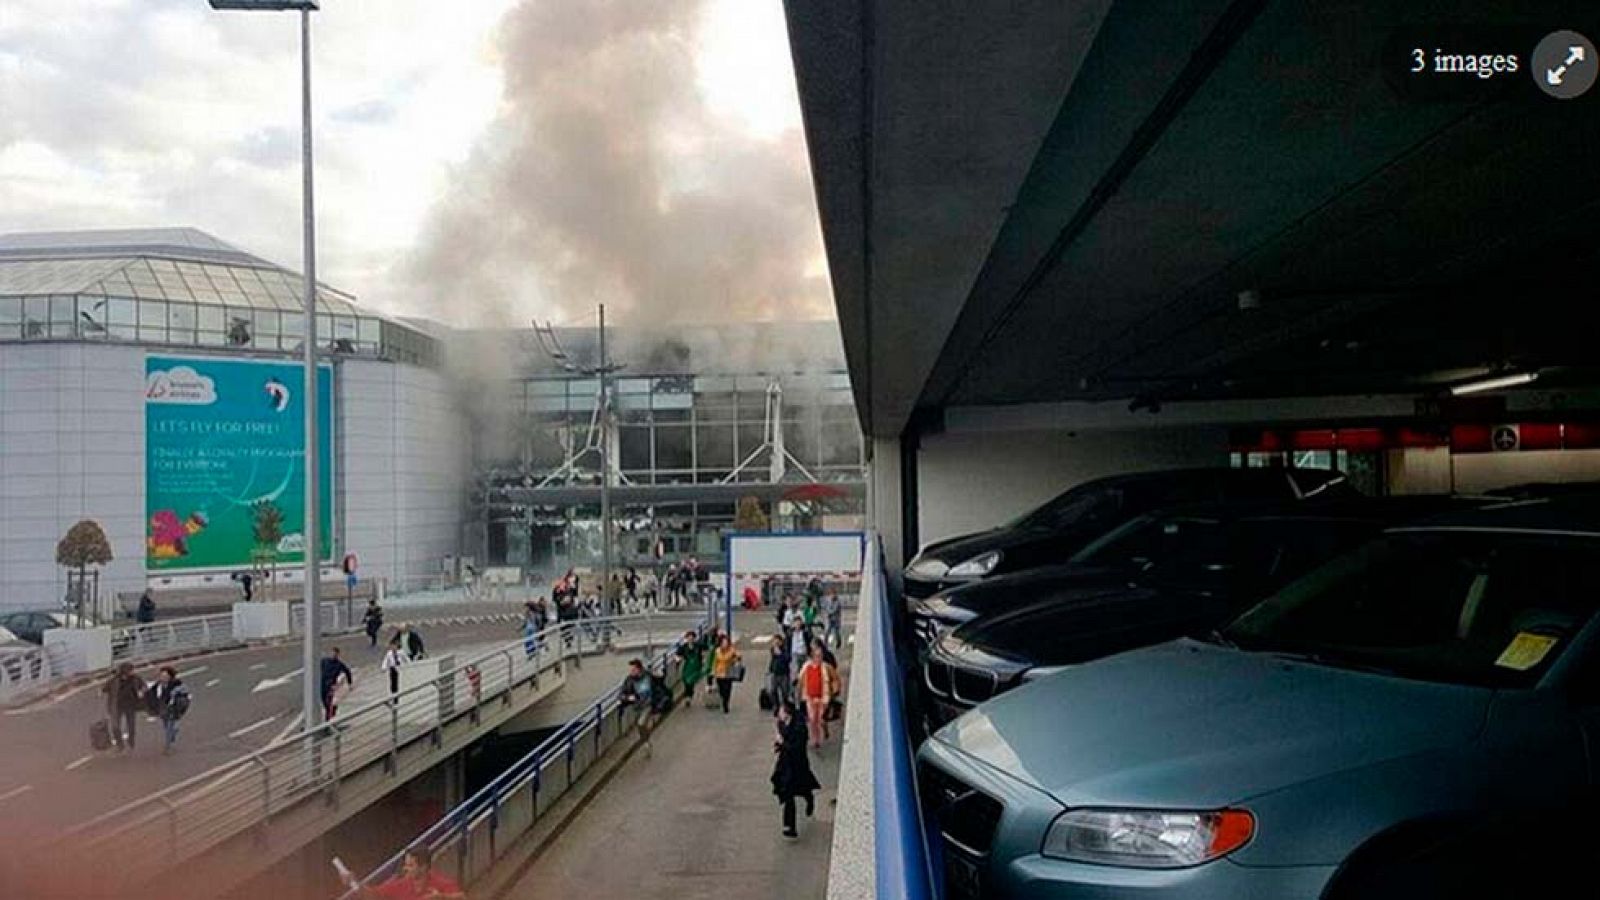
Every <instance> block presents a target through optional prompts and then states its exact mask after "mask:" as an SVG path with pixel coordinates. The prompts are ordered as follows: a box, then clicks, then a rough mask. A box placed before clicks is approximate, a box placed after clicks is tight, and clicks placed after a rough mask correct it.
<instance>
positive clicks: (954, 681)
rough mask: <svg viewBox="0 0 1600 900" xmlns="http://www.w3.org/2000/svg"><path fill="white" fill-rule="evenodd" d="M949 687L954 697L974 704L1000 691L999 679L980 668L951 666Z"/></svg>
mask: <svg viewBox="0 0 1600 900" xmlns="http://www.w3.org/2000/svg"><path fill="white" fill-rule="evenodd" d="M950 688H951V693H952V694H953V695H954V696H955V699H957V700H960V701H962V702H963V703H971V704H974V705H976V704H979V703H982V702H983V701H985V700H988V699H989V698H990V697H993V696H994V695H995V694H998V693H1000V679H999V677H998V676H996V675H994V674H993V673H991V672H985V671H983V670H981V669H966V668H962V667H961V666H951V667H950Z"/></svg>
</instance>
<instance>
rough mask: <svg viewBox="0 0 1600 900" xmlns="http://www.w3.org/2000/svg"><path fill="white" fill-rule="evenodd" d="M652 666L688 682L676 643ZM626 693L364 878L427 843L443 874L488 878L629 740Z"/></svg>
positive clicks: (597, 707)
mask: <svg viewBox="0 0 1600 900" xmlns="http://www.w3.org/2000/svg"><path fill="white" fill-rule="evenodd" d="M706 627H707V626H706V625H704V624H702V625H699V626H697V627H696V629H695V631H696V632H697V633H700V634H704V632H705V628H706ZM646 665H647V666H648V667H649V668H650V670H651V671H655V672H659V673H661V674H662V675H663V677H664V679H665V680H666V684H667V688H668V690H669V691H672V692H676V690H677V688H678V687H679V686H680V685H681V683H682V678H681V676H682V671H681V667H680V665H679V660H678V658H677V656H676V654H675V652H674V648H672V647H668V648H667V649H664V650H663V651H662V652H661V653H660V654H658V655H656V656H653V657H649V658H648V659H646ZM619 681H620V679H619ZM621 690H622V687H621V684H620V683H619V684H618V685H617V687H614V688H611V689H610V690H609V691H607V692H606V693H604V694H602V695H601V696H600V697H598V698H596V700H595V701H594V705H593V706H592V707H591V708H589V709H586V710H585V711H583V712H581V713H579V714H577V715H576V716H573V717H572V718H571V719H569V720H568V721H567V722H566V723H565V724H563V725H562V726H561V727H560V728H559V729H557V730H556V732H555V733H554V734H552V735H550V737H548V738H546V739H545V740H544V741H543V742H542V743H540V744H539V746H537V747H535V748H534V749H533V750H532V751H530V752H529V753H528V754H527V755H526V756H524V757H522V758H521V759H519V760H517V761H516V762H515V763H512V765H511V767H510V768H508V769H506V771H504V772H502V773H501V774H500V775H498V776H496V777H495V779H494V780H493V781H491V782H489V783H488V784H487V785H484V786H483V787H482V788H481V789H479V790H478V792H477V793H475V794H473V795H472V796H471V797H468V798H467V799H466V800H465V801H463V802H462V803H461V804H460V805H458V806H456V807H455V808H454V809H452V810H450V811H449V812H448V813H446V814H445V816H444V817H443V818H441V819H439V820H438V821H437V822H435V823H434V824H433V825H431V826H430V827H429V828H428V829H427V830H426V831H424V832H422V833H421V834H420V835H418V836H417V837H415V838H414V839H412V841H411V842H410V843H408V844H406V845H405V847H403V848H401V850H400V851H399V852H398V853H396V854H395V855H394V856H392V857H390V858H389V859H388V860H386V861H385V862H384V863H383V864H382V865H380V866H378V867H377V868H376V869H374V870H373V871H372V872H371V873H370V874H368V875H367V876H366V877H365V878H363V879H362V880H361V886H362V887H363V888H368V887H372V886H374V885H376V884H378V883H379V882H382V881H384V880H387V879H389V878H392V877H394V876H395V875H396V874H398V873H399V871H400V867H401V864H402V862H403V861H404V859H405V855H406V854H407V853H408V852H410V851H412V850H414V849H416V848H418V847H427V848H428V850H429V851H431V853H432V858H433V864H434V866H435V867H437V868H440V870H441V871H447V872H448V871H451V870H453V874H454V876H455V878H456V879H457V880H458V881H459V882H460V883H462V884H470V883H472V882H473V881H474V880H476V879H477V878H479V877H481V876H482V875H483V874H484V873H486V872H487V871H488V870H489V869H490V868H491V867H492V866H493V865H494V864H495V862H497V861H498V860H499V859H501V858H502V857H503V856H504V855H505V854H506V852H507V851H508V850H509V849H510V848H511V846H512V845H513V844H515V843H516V841H517V840H518V839H519V838H521V837H522V836H523V835H525V834H526V833H527V832H528V831H530V830H532V829H533V828H534V827H535V826H536V825H538V824H539V823H540V822H541V821H543V819H544V817H545V816H546V815H547V814H548V813H549V812H550V809H551V807H552V806H553V805H554V804H555V803H556V802H557V801H559V800H560V799H561V798H562V797H563V796H564V795H565V794H566V793H567V791H568V790H569V789H571V788H572V786H573V785H574V784H576V783H577V781H578V779H580V778H582V777H583V776H584V775H585V774H587V773H588V771H589V769H590V768H591V767H593V766H594V764H595V763H596V762H598V761H599V760H600V759H601V757H603V756H604V755H605V754H606V751H608V750H610V749H611V748H612V747H614V746H615V745H616V744H617V743H618V742H619V741H622V740H624V739H626V738H627V737H628V735H629V734H630V731H631V725H632V722H631V719H630V716H629V713H628V710H627V708H626V707H625V706H624V705H623V703H622V700H621ZM360 893H361V892H360V891H359V890H358V889H355V888H352V889H350V890H348V891H346V892H345V893H344V894H343V895H341V898H340V900H353V898H355V897H358V896H360Z"/></svg>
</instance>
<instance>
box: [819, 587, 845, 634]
mask: <svg viewBox="0 0 1600 900" xmlns="http://www.w3.org/2000/svg"><path fill="white" fill-rule="evenodd" d="M822 615H823V617H824V618H825V619H826V620H827V623H828V627H827V630H825V631H824V632H823V634H822V639H823V640H824V641H826V642H827V643H829V644H832V645H833V646H835V647H843V646H844V603H843V602H842V601H840V599H839V592H838V591H829V592H828V595H827V596H826V597H823V598H822Z"/></svg>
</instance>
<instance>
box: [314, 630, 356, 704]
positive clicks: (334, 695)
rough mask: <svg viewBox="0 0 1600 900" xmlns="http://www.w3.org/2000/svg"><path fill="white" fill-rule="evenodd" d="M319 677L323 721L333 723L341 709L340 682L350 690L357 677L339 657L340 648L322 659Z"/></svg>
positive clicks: (331, 651)
mask: <svg viewBox="0 0 1600 900" xmlns="http://www.w3.org/2000/svg"><path fill="white" fill-rule="evenodd" d="M317 675H318V679H317V685H318V687H319V688H320V689H321V694H320V695H319V696H321V697H322V721H324V722H331V721H333V714H334V713H335V712H337V711H338V708H339V703H338V696H339V683H340V681H343V682H344V684H345V686H346V687H347V688H348V686H349V685H351V684H354V683H355V675H354V674H353V673H352V672H351V671H350V667H349V666H347V665H345V664H344V660H343V659H341V658H340V657H339V648H338V647H334V648H332V649H330V650H329V651H328V655H327V656H324V657H323V658H322V664H321V666H320V667H319V669H318V672H317Z"/></svg>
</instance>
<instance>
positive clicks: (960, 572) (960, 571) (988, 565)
mask: <svg viewBox="0 0 1600 900" xmlns="http://www.w3.org/2000/svg"><path fill="white" fill-rule="evenodd" d="M998 565H1000V551H999V550H990V551H989V552H988V553H980V554H979V555H977V556H974V557H973V558H971V559H969V560H967V561H966V562H964V563H961V564H960V565H957V566H952V567H951V568H950V571H948V572H946V573H945V574H946V575H947V576H949V577H951V578H982V577H983V576H985V575H987V574H989V573H990V572H993V571H994V567H995V566H998Z"/></svg>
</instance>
